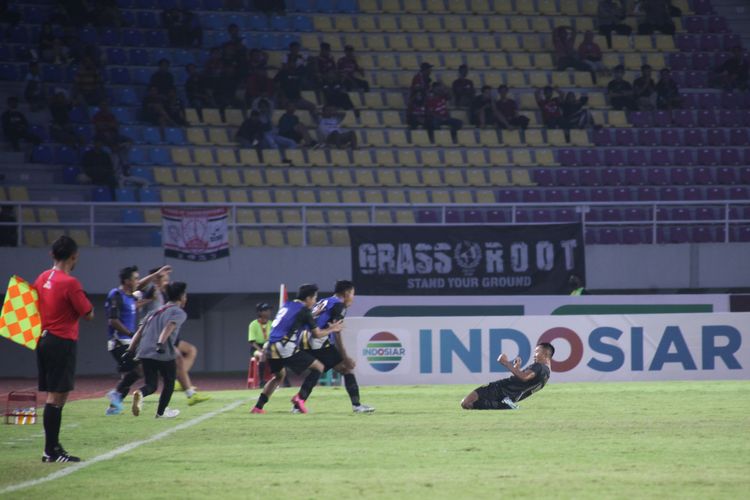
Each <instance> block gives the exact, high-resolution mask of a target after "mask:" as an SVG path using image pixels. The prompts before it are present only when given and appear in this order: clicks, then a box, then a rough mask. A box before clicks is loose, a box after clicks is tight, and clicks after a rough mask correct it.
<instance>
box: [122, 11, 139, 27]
mask: <svg viewBox="0 0 750 500" xmlns="http://www.w3.org/2000/svg"><path fill="white" fill-rule="evenodd" d="M120 16H121V18H122V24H123V25H124V26H135V23H136V18H135V12H134V11H132V10H121V11H120Z"/></svg>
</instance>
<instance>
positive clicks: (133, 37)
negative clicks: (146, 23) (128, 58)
mask: <svg viewBox="0 0 750 500" xmlns="http://www.w3.org/2000/svg"><path fill="white" fill-rule="evenodd" d="M122 44H123V45H127V46H128V47H141V46H143V32H142V31H141V30H133V29H130V30H125V31H123V32H122ZM113 45H114V44H113Z"/></svg>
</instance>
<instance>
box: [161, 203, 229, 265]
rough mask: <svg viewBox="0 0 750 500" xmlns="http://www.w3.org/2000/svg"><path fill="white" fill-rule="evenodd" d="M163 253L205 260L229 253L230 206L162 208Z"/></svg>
mask: <svg viewBox="0 0 750 500" xmlns="http://www.w3.org/2000/svg"><path fill="white" fill-rule="evenodd" d="M161 217H162V244H163V245H164V256H165V257H172V258H175V259H184V260H191V261H195V262H205V261H208V260H214V259H218V258H221V257H227V256H229V232H228V227H227V222H228V220H229V210H228V209H227V208H212V209H181V208H162V209H161Z"/></svg>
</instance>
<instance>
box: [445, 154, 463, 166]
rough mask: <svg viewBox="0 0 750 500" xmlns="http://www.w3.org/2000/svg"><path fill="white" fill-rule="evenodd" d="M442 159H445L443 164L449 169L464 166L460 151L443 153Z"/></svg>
mask: <svg viewBox="0 0 750 500" xmlns="http://www.w3.org/2000/svg"><path fill="white" fill-rule="evenodd" d="M443 157H444V158H445V160H444V161H445V164H446V165H448V166H449V167H462V166H464V165H466V161H465V160H464V154H463V152H462V151H456V150H452V151H444V152H443Z"/></svg>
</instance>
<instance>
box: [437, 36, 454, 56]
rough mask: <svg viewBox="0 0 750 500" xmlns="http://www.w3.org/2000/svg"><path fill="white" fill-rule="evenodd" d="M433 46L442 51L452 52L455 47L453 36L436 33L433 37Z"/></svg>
mask: <svg viewBox="0 0 750 500" xmlns="http://www.w3.org/2000/svg"><path fill="white" fill-rule="evenodd" d="M432 47H433V49H434V50H437V51H440V52H450V51H452V50H453V49H454V43H453V38H452V37H450V36H448V35H439V36H438V35H435V36H433V37H432Z"/></svg>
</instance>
